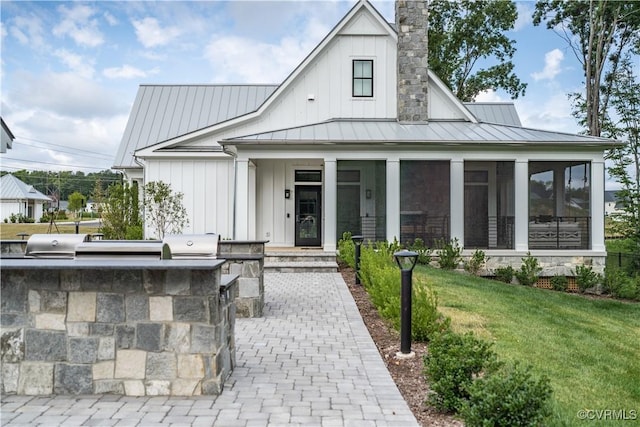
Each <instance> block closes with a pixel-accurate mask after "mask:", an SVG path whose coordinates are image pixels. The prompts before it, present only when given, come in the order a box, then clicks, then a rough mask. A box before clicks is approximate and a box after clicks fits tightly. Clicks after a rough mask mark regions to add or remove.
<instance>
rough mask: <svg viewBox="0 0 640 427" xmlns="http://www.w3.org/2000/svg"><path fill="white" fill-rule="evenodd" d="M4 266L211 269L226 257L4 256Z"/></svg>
mask: <svg viewBox="0 0 640 427" xmlns="http://www.w3.org/2000/svg"><path fill="white" fill-rule="evenodd" d="M1 263H2V268H3V269H7V270H12V269H14V270H15V269H24V268H25V267H28V268H29V269H37V270H66V269H78V270H87V269H101V270H122V269H129V268H136V269H140V268H143V269H146V270H211V269H218V268H221V267H222V265H223V264H224V263H225V260H224V259H220V258H217V259H209V260H205V259H202V260H175V259H167V260H150V259H132V258H129V257H126V258H125V257H121V259H120V258H118V257H114V258H109V259H104V258H103V259H82V260H77V259H54V258H2V261H1Z"/></svg>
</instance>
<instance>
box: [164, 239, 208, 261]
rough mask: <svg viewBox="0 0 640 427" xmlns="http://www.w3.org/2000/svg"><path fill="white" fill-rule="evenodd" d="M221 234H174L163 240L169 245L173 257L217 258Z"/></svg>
mask: <svg viewBox="0 0 640 427" xmlns="http://www.w3.org/2000/svg"><path fill="white" fill-rule="evenodd" d="M219 241H220V235H219V234H213V233H212V234H172V235H169V236H165V238H164V240H163V242H164V243H166V244H168V245H169V248H170V250H171V256H172V257H173V259H216V258H217V257H218V242H219Z"/></svg>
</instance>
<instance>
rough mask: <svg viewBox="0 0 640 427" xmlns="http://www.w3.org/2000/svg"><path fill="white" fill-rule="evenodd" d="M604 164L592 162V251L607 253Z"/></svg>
mask: <svg viewBox="0 0 640 427" xmlns="http://www.w3.org/2000/svg"><path fill="white" fill-rule="evenodd" d="M604 181H605V175H604V162H602V161H597V162H591V249H592V250H594V251H603V252H604V251H605V250H606V247H605V245H604Z"/></svg>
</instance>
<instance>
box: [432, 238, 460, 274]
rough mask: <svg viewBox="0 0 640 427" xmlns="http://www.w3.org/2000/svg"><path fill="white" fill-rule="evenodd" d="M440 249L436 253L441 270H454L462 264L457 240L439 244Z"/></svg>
mask: <svg viewBox="0 0 640 427" xmlns="http://www.w3.org/2000/svg"><path fill="white" fill-rule="evenodd" d="M439 246H440V249H439V250H438V251H437V253H438V257H439V258H438V264H439V265H440V268H442V269H443V270H454V269H456V268H458V265H459V264H460V262H462V256H461V255H462V248H461V247H460V244H459V243H458V239H457V238H456V239H452V240H449V241H448V242H446V243H445V242H444V241H441V242H439Z"/></svg>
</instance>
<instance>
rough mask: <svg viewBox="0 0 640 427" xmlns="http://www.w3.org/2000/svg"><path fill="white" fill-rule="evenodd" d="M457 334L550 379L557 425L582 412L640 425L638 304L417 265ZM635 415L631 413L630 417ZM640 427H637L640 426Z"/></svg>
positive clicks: (588, 422) (574, 421)
mask: <svg viewBox="0 0 640 427" xmlns="http://www.w3.org/2000/svg"><path fill="white" fill-rule="evenodd" d="M415 274H421V275H426V276H427V277H428V280H429V281H430V282H432V284H433V286H434V289H435V290H436V292H437V293H438V298H439V307H440V309H441V311H442V312H443V313H445V314H446V315H448V316H449V317H451V319H452V325H453V327H454V329H455V330H457V331H460V332H463V331H467V330H474V331H475V332H477V333H478V335H479V336H481V337H483V338H485V339H488V340H491V341H492V342H494V346H495V347H494V348H495V350H496V352H497V353H498V355H499V357H500V358H501V359H502V360H520V361H524V362H526V363H528V364H531V365H533V367H534V369H535V370H536V371H537V372H538V373H539V374H546V375H547V376H548V377H549V378H550V380H551V384H552V387H553V390H554V400H555V402H554V415H553V419H552V420H551V425H576V426H584V425H589V426H596V425H597V426H602V425H620V421H609V422H603V421H593V420H586V421H582V420H580V419H578V417H577V416H576V414H577V413H578V411H579V410H582V409H588V410H614V411H618V410H626V414H627V417H629V416H630V415H629V412H630V411H632V410H633V411H635V414H637V415H636V418H637V419H636V420H635V421H627V422H626V423H623V425H639V424H640V304H639V303H631V302H622V301H617V300H611V299H593V298H588V297H583V296H579V295H572V294H566V293H560V292H554V291H549V290H542V289H535V288H528V287H524V286H519V285H506V284H503V283H499V282H495V281H491V280H485V279H480V278H476V277H472V276H468V275H463V274H460V273H452V272H446V271H442V270H437V269H433V268H425V267H419V268H418V269H417V270H416V273H415ZM632 414H633V413H632ZM636 423H637V424H636Z"/></svg>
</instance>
